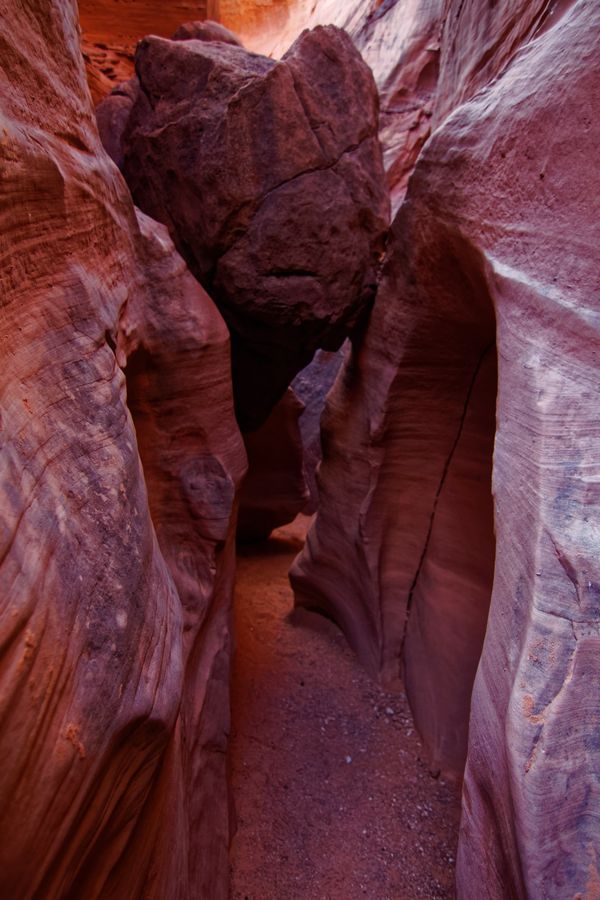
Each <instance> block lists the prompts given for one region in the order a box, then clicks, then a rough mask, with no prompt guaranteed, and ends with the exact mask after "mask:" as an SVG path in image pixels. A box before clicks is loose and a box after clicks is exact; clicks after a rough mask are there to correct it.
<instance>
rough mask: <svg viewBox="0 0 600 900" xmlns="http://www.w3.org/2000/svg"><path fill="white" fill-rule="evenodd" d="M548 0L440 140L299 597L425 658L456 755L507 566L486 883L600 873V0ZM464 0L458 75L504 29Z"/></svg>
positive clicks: (524, 883)
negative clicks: (599, 159) (599, 252)
mask: <svg viewBox="0 0 600 900" xmlns="http://www.w3.org/2000/svg"><path fill="white" fill-rule="evenodd" d="M459 7H460V9H463V5H462V4H459V5H457V7H456V9H455V12H457V11H458V12H460V9H459ZM507 10H508V7H507V6H505V7H504V11H505V12H506V11H507ZM509 12H510V10H509ZM529 12H531V9H528V10H527V14H529ZM548 13H549V15H548V17H547V18H546V19H545V21H543V22H540V21H539V20H538V25H539V28H537V31H535V34H534V33H533V32H532V30H531V29H530V24H531V23H529V25H528V24H527V21H526V19H527V15H526V14H525V12H523V11H522V16H521V18H520V19H519V21H517V19H515V20H514V22H513V25H514V26H515V28H514V30H513V31H511V30H510V29H509V30H508V31H507V32H506V33H505V35H504V36H506V35H508V37H509V40H508V43H507V44H506V46H511V47H512V51H511V56H512V60H511V61H510V63H508V62H507V61H506V59H505V65H504V68H503V69H502V71H499V70H498V69H496V70H495V71H494V66H491V70H490V69H488V76H487V77H491V75H490V72H493V75H495V76H496V77H495V78H494V80H493V81H492V82H491V83H490V84H489V86H488V87H487V88H485V89H484V90H481V91H480V92H479V93H477V94H476V95H475V96H474V97H473V99H472V100H471V102H469V103H467V104H466V105H464V106H460V107H459V108H458V109H456V110H455V111H454V112H453V113H452V114H451V115H450V116H449V117H448V118H447V119H446V120H445V121H444V122H443V123H442V124H441V126H440V128H439V129H438V130H437V131H436V132H435V134H434V135H433V136H432V138H431V140H430V141H429V142H428V143H427V145H426V147H425V149H424V151H423V153H422V155H421V157H420V160H419V162H418V164H417V166H416V169H415V172H414V175H413V178H412V180H411V183H410V186H409V191H408V195H407V199H406V202H405V204H404V206H403V207H402V209H401V211H400V213H399V215H398V217H397V219H396V221H395V224H394V226H393V236H392V241H391V252H390V256H389V259H388V262H387V264H386V269H385V273H384V279H383V283H382V286H381V289H380V293H379V294H378V298H377V301H376V305H375V309H374V313H373V316H372V318H371V321H370V324H369V327H368V330H367V333H366V336H365V339H364V341H363V343H362V345H361V346H360V347H359V348H358V350H357V352H356V353H355V355H354V358H353V360H352V361H351V363H350V366H349V367H348V368H347V370H346V372H345V374H344V377H343V378H341V379H340V380H339V381H338V383H337V385H336V389H335V390H334V393H333V395H332V398H331V400H330V403H329V407H328V409H327V410H326V426H325V447H324V463H323V465H322V469H321V479H320V483H321V512H320V513H319V516H318V518H317V521H316V525H315V527H314V529H313V531H312V532H311V535H310V537H309V543H308V549H307V550H306V552H305V553H304V554H303V555H302V556H301V557H300V558H299V560H298V561H297V563H296V565H295V569H294V576H293V577H294V582H295V584H296V589H297V592H298V600H299V602H300V603H301V604H304V605H308V606H316V607H321V608H323V609H325V610H326V611H327V612H329V613H330V614H333V615H334V616H335V617H336V618H337V619H338V621H340V622H341V624H342V625H343V627H344V628H345V630H346V632H347V633H348V634H349V636H350V638H351V640H352V641H353V642H354V644H355V646H357V648H358V650H359V652H360V653H361V654H362V656H363V658H365V660H367V661H368V662H369V663H370V665H371V667H372V669H373V670H375V671H377V670H379V671H381V672H382V673H383V674H384V675H393V674H394V670H395V669H396V671H397V668H396V667H397V666H398V665H399V664H402V665H403V667H404V672H405V678H406V684H407V690H408V693H409V698H410V701H411V705H412V707H413V710H414V712H415V716H416V720H417V723H418V725H419V728H420V730H421V732H422V734H423V736H424V738H425V740H426V742H427V744H428V746H429V748H430V752H431V756H432V761H433V763H434V765H436V766H441V767H442V768H443V767H444V766H445V765H448V764H449V765H450V767H451V768H455V767H457V762H460V760H461V758H462V757H463V755H464V748H465V740H466V737H467V716H468V714H469V703H468V697H469V693H470V691H471V683H472V678H473V674H474V673H475V669H476V667H477V657H478V650H479V648H480V647H481V641H482V638H483V634H484V630H485V627H486V607H487V603H488V602H489V599H490V596H489V593H490V592H489V586H490V583H491V578H492V575H493V577H494V580H493V592H492V596H491V608H490V615H489V622H488V625H487V631H486V634H485V642H484V644H483V653H482V656H481V661H480V663H479V668H478V671H477V677H476V680H475V687H474V691H473V696H472V707H471V710H472V711H471V724H470V730H469V733H468V747H469V749H468V761H467V768H466V774H465V786H464V801H463V820H462V830H461V843H460V853H459V861H458V863H459V865H458V893H459V896H460V897H461V898H469V900H470V898H473V900H475V898H480V897H482V896H485V897H486V898H487V897H489V898H493V900H496V898H497V900H500V898H506V897H519V898H525V897H540V898H541V897H575V896H581V897H584V896H595V894H596V893H597V890H598V884H599V883H600V882H599V875H598V864H597V859H596V849H597V845H598V834H597V818H598V814H599V807H598V796H597V789H596V781H597V779H596V774H595V773H596V772H597V771H598V765H599V760H598V752H599V751H598V742H597V740H596V732H597V723H598V712H599V711H598V703H597V698H596V691H595V689H594V687H593V685H594V684H595V683H596V682H597V680H598V676H599V674H600V673H599V672H598V659H599V658H600V657H599V656H598V652H597V651H598V633H597V631H598V629H597V617H598V602H597V594H598V590H597V584H598V581H599V576H600V571H599V567H598V548H599V543H598V534H597V528H596V525H595V522H596V518H597V515H596V510H597V507H598V503H599V493H598V488H597V485H598V465H597V452H596V444H597V431H598V394H597V388H598V364H599V362H600V360H599V356H598V347H599V346H600V341H599V338H600V326H599V319H598V314H599V309H598V292H597V263H596V260H595V256H594V252H593V250H592V249H591V248H593V247H595V246H596V245H597V243H598V238H599V236H600V235H598V234H597V231H598V222H599V221H600V217H599V215H598V213H599V209H598V197H599V196H600V192H599V190H598V188H599V185H598V184H597V181H598V172H597V168H596V166H595V164H594V160H595V158H596V148H597V146H598V142H599V140H600V133H599V126H598V122H600V116H599V115H598V113H599V112H600V95H599V94H598V83H599V79H598V75H599V73H598V60H599V59H600V56H599V53H598V50H599V47H598V43H599V37H598V36H599V34H600V29H599V25H600V10H599V9H598V6H597V4H594V3H592V2H588V0H578V2H573V3H572V4H563V5H562V6H559V5H555V6H554V7H552V6H549V7H548ZM490 15H492V13H490ZM463 17H464V18H463ZM459 18H460V19H462V23H463V25H464V26H465V27H466V28H467V34H468V35H471V37H470V38H469V40H467V39H466V38H465V39H464V42H463V43H461V44H460V45H457V46H460V47H461V48H465V47H466V48H467V50H464V49H463V51H461V52H463V63H464V64H461V65H459V63H458V62H456V63H453V62H452V60H451V56H452V53H451V45H452V40H453V38H452V36H453V35H454V34H455V33H456V32H455V25H456V22H455V19H453V18H452V17H451V16H449V17H448V19H447V29H448V31H447V34H448V35H449V36H450V44H449V45H448V50H447V52H448V59H447V61H446V63H444V65H445V66H446V69H447V71H449V72H452V71H453V70H456V72H458V71H459V70H460V72H461V73H462V74H460V75H457V77H456V79H455V81H454V82H452V80H451V79H450V80H449V81H448V82H447V85H448V93H449V96H450V95H454V96H457V95H458V96H459V98H460V96H461V92H462V90H463V88H464V86H465V85H466V88H465V89H466V90H467V92H469V91H471V90H474V86H475V81H473V79H472V73H473V72H475V71H476V70H477V71H478V72H483V69H482V68H481V66H479V67H477V66H475V67H473V66H472V65H471V63H470V62H469V61H470V60H473V59H475V58H478V59H480V60H481V59H482V52H481V50H482V48H481V46H480V47H479V49H476V48H475V47H474V46H472V44H474V43H475V42H476V41H477V40H479V38H478V37H477V35H478V34H481V33H484V34H486V33H487V32H486V29H485V27H483V24H482V21H481V18H480V19H476V10H475V4H472V5H471V4H468V5H467V4H464V12H461V14H460V17H459ZM505 21H508V22H510V21H511V19H510V16H509V18H508V19H507V20H505ZM469 22H470V23H471V24H470V25H469V24H468V23H469ZM459 24H460V23H459ZM467 26H468V27H467ZM481 29H483V32H482V30H481ZM523 29H525V30H523ZM511 35H513V37H514V35H517V36H516V37H514V40H513V37H511ZM524 35H525V36H528V38H529V39H528V40H527V41H525V43H524V44H522V46H521V49H518V48H517V47H516V44H517V43H518V42H519V41H521V40H523V36H524ZM485 41H487V38H486V39H485ZM485 41H484V43H485ZM442 45H443V46H444V41H442ZM486 46H489V43H488V44H486ZM500 55H501V54H500ZM483 57H485V54H483ZM442 59H444V51H442ZM482 77H483V75H482ZM469 85H471V86H470V87H469ZM452 102H454V101H452ZM494 332H496V334H497V358H498V400H497V409H496V417H497V423H496V426H497V427H496V435H495V445H494V456H493V459H494V463H493V480H492V490H493V497H494V527H495V532H496V552H495V572H494V555H493V541H494V536H493V532H492V522H491V509H490V495H489V472H490V465H491V448H492V438H493V429H494V412H495V409H494V397H495V375H494V356H495V351H494V349H493V347H494V345H493V341H494ZM348 560H352V561H353V562H352V565H351V566H350V565H349V563H348ZM400 654H401V655H402V660H400V659H399V655H400Z"/></svg>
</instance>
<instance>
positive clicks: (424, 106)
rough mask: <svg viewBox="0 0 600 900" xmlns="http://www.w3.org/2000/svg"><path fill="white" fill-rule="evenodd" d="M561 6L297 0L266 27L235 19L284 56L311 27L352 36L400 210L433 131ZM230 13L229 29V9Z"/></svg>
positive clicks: (263, 46) (257, 44) (542, 2)
mask: <svg viewBox="0 0 600 900" xmlns="http://www.w3.org/2000/svg"><path fill="white" fill-rule="evenodd" d="M239 5H240V7H242V6H244V7H246V8H247V6H248V4H239ZM560 5H561V4H560V3H548V2H546V0H511V2H510V3H508V2H505V3H485V2H481V0H469V2H466V3H463V4H460V5H459V4H457V3H455V2H452V0H386V2H385V3H378V2H375V3H374V2H373V0H344V2H341V0H317V2H314V0H295V2H291V3H289V4H287V8H286V10H285V14H283V12H282V11H281V10H280V11H279V13H278V15H276V16H274V17H273V19H272V22H271V23H269V22H268V21H267V22H266V23H265V24H264V25H263V27H261V28H260V29H258V28H256V27H255V25H254V23H253V21H252V18H251V16H250V15H249V14H248V12H247V11H246V22H244V21H243V20H242V21H237V24H236V28H237V29H238V30H239V31H240V33H243V34H244V36H245V38H246V41H247V46H248V47H250V48H251V49H253V50H258V51H259V52H262V53H268V54H272V55H274V56H281V55H282V54H283V53H284V52H285V50H286V49H287V47H288V46H289V45H290V44H291V42H292V41H293V40H294V39H295V38H296V36H297V35H298V34H299V33H300V31H301V30H302V29H303V28H306V27H314V26H315V25H319V24H321V25H324V24H330V23H332V24H335V25H338V26H339V27H341V28H344V29H346V31H348V33H349V34H350V35H351V37H352V39H353V40H354V42H355V44H356V46H357V47H358V48H359V50H360V51H361V53H362V55H363V57H364V59H365V61H366V62H367V63H368V65H369V66H370V67H371V69H372V70H373V74H374V76H375V80H376V82H377V87H378V89H379V93H380V96H381V121H380V137H381V141H382V144H383V148H384V162H385V169H386V172H387V178H388V183H389V187H390V192H391V196H392V207H393V209H394V210H396V209H398V207H399V205H400V203H401V201H402V199H403V197H404V194H405V192H406V186H407V182H408V178H409V177H410V174H411V172H412V170H413V168H414V165H415V163H416V161H417V157H418V155H419V152H420V151H421V148H422V147H423V144H424V143H425V141H426V140H427V138H428V137H429V134H430V133H431V128H432V123H433V127H435V126H436V125H437V124H439V123H440V122H441V121H443V119H444V118H445V116H446V115H447V114H448V113H449V112H450V111H451V110H452V108H453V107H454V106H456V105H457V104H458V103H459V102H461V101H463V100H466V99H468V98H469V97H470V96H472V95H473V93H474V92H475V90H477V89H479V88H480V87H482V86H483V85H485V84H487V83H488V82H489V81H491V79H492V78H493V77H495V76H496V75H497V74H498V72H500V71H501V70H502V69H503V68H504V66H505V65H506V64H507V62H508V61H509V60H510V58H511V56H512V55H513V54H514V52H515V51H516V49H518V47H519V46H520V45H521V44H522V43H523V42H524V41H525V40H527V39H529V38H530V37H531V36H532V35H533V34H535V32H536V30H537V29H539V28H540V27H545V25H546V24H548V23H550V22H551V21H552V20H553V18H554V17H555V16H556V14H557V12H556V10H557V9H558V8H559V7H560ZM223 15H224V16H225V18H224V19H223V21H225V22H227V21H228V20H227V16H228V15H231V12H230V11H225V10H224V11H223ZM269 24H271V27H269ZM442 35H443V39H442Z"/></svg>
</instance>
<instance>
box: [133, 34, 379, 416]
mask: <svg viewBox="0 0 600 900" xmlns="http://www.w3.org/2000/svg"><path fill="white" fill-rule="evenodd" d="M136 72H137V76H138V78H139V81H140V85H141V88H142V89H141V91H140V93H139V94H138V97H137V100H136V102H135V104H134V106H133V109H132V112H131V117H130V120H129V124H128V126H127V130H126V134H125V166H124V171H125V175H126V178H127V181H128V184H129V186H130V188H131V190H132V193H133V195H134V198H135V199H136V202H137V203H138V204H139V205H140V207H141V208H142V209H144V210H145V211H146V212H147V213H148V214H149V215H152V216H153V217H154V218H156V219H159V220H161V221H163V222H164V223H165V224H166V225H167V226H168V227H169V230H170V233H171V235H172V237H173V239H174V241H175V244H176V246H177V247H178V249H179V250H180V251H181V253H182V255H183V256H184V258H185V259H186V260H187V262H188V263H189V265H190V267H191V269H192V271H193V273H194V274H195V275H196V276H197V278H198V279H199V280H200V282H201V283H202V284H203V285H204V286H205V287H206V289H207V290H209V292H210V293H211V296H212V297H213V298H214V299H215V301H216V302H217V304H218V306H219V308H220V310H221V312H222V313H223V315H224V317H225V320H226V322H227V324H228V325H229V328H230V330H231V332H232V346H233V360H232V365H233V379H234V393H235V397H236V408H237V412H238V418H239V420H240V422H241V424H242V425H243V427H244V428H245V429H248V428H254V427H257V426H258V425H260V424H261V422H262V421H264V420H265V418H266V417H267V416H268V414H269V412H270V410H271V409H272V408H273V406H274V405H275V403H276V402H277V401H278V400H279V399H280V397H281V396H282V395H283V393H284V392H285V389H286V388H287V386H288V384H289V383H290V381H291V380H292V378H293V377H294V375H295V374H296V373H297V372H298V371H299V370H300V369H302V368H303V367H304V366H305V365H306V364H307V363H308V362H309V361H310V359H311V358H312V356H313V354H314V352H315V350H316V349H317V347H319V346H321V347H325V348H326V349H336V348H337V347H338V346H339V345H340V344H341V342H342V341H343V339H344V337H345V335H346V334H347V332H348V330H349V329H351V328H352V327H353V326H354V324H355V323H356V322H357V320H358V319H359V317H360V316H361V314H362V313H363V312H364V311H365V310H367V309H368V307H369V304H370V303H371V301H372V298H373V292H374V286H375V272H376V267H377V265H378V261H379V257H380V254H381V251H382V247H383V239H384V234H385V230H386V226H387V216H388V200H387V197H386V191H385V186H384V179H383V170H382V164H381V150H380V147H379V143H378V140H377V114H378V101H377V92H376V89H375V85H374V82H373V78H372V75H371V73H370V71H369V70H368V68H367V67H366V65H365V64H364V63H363V62H362V60H361V58H360V56H359V54H358V52H357V51H356V49H355V48H354V46H353V45H352V42H351V41H350V39H349V38H348V37H347V36H346V35H345V34H344V33H343V32H341V31H339V30H338V29H335V28H318V29H315V31H313V32H306V33H304V34H303V35H302V36H301V37H300V38H299V39H298V41H297V42H296V43H295V45H294V46H293V47H292V48H291V49H290V51H289V53H288V54H286V56H285V58H284V59H283V60H282V61H281V62H274V61H273V60H270V59H267V58H265V57H260V56H256V55H254V54H250V53H248V52H246V51H245V50H243V49H242V48H240V47H234V46H229V45H225V44H215V43H201V42H199V41H177V42H173V41H166V40H162V39H160V38H156V37H149V38H146V39H145V40H143V41H141V43H140V45H139V47H138V51H137V54H136Z"/></svg>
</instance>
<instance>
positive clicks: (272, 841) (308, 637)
mask: <svg viewBox="0 0 600 900" xmlns="http://www.w3.org/2000/svg"><path fill="white" fill-rule="evenodd" d="M307 524H308V520H307V519H306V518H305V517H302V516H301V517H299V518H298V519H296V521H295V522H294V523H293V524H292V525H289V526H287V527H285V528H280V529H278V530H277V531H275V532H274V533H273V535H272V537H271V539H270V540H269V541H268V542H266V543H265V544H262V545H260V544H256V545H246V546H243V547H241V548H240V553H239V560H238V583H237V590H236V654H235V661H234V676H233V699H232V704H233V707H232V712H233V721H232V744H231V767H232V772H231V777H232V787H233V795H234V800H235V805H236V809H237V820H238V821H237V833H236V836H235V838H234V842H233V848H232V898H233V900H317V898H318V900H355V898H356V900H358V898H361V900H364V898H365V897H367V898H371V900H411V898H416V897H427V898H438V897H453V896H454V888H453V882H454V861H455V852H456V842H457V829H458V816H459V797H458V793H457V790H456V788H455V787H453V786H451V785H449V784H447V783H446V782H444V780H443V779H439V778H438V779H436V778H434V777H432V775H430V773H429V772H428V769H427V766H426V764H425V763H424V762H423V761H422V760H421V758H420V754H421V745H420V742H419V739H418V736H417V735H416V733H415V731H414V728H413V724H412V719H411V715H410V710H409V708H408V704H407V701H406V698H405V696H404V695H403V694H391V693H386V692H384V691H382V690H380V689H379V688H378V687H377V685H375V684H374V683H373V681H371V679H370V678H369V677H368V676H367V674H366V673H365V672H364V670H363V669H362V668H361V667H360V665H359V664H358V662H357V661H356V659H355V657H354V655H353V654H352V652H351V651H350V650H349V648H348V646H347V644H346V642H345V640H344V638H343V637H342V635H341V633H340V632H339V630H338V629H337V628H336V627H335V626H334V625H333V624H332V623H330V622H328V621H327V620H326V619H321V617H312V618H313V620H316V624H317V626H318V627H317V628H316V629H315V627H314V624H315V623H314V622H313V627H311V628H308V627H306V624H305V623H301V622H296V623H292V622H290V620H289V615H290V613H291V610H292V593H291V590H290V587H289V583H288V579H287V572H288V569H289V567H290V564H291V562H292V560H293V558H294V556H295V555H296V553H297V552H298V550H299V549H300V548H301V546H302V542H303V540H304V535H305V533H306V527H307Z"/></svg>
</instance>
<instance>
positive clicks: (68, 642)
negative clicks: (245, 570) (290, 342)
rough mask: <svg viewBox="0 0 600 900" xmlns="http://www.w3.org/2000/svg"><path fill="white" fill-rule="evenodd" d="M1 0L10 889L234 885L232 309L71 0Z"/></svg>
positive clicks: (171, 892)
mask: <svg viewBox="0 0 600 900" xmlns="http://www.w3.org/2000/svg"><path fill="white" fill-rule="evenodd" d="M0 13H1V15H0V40H1V43H2V47H3V52H2V59H1V61H0V108H1V110H2V139H1V141H0V169H1V171H2V179H1V181H0V234H1V235H2V262H1V266H0V279H1V283H2V298H3V313H2V330H3V334H4V340H3V342H2V345H1V351H0V352H1V355H2V361H3V365H2V377H1V380H0V391H1V393H2V404H1V406H2V447H3V452H2V455H1V457H0V485H1V492H2V503H1V505H0V535H1V537H0V540H1V552H0V560H1V562H0V596H1V598H2V603H1V606H0V642H1V646H2V654H1V661H0V716H1V719H2V729H1V731H0V758H1V759H2V766H1V767H0V801H1V802H0V835H1V840H0V894H1V895H2V896H4V897H19V898H21V897H22V898H28V897H34V896H37V897H41V896H43V897H44V898H48V900H52V898H59V897H65V896H80V897H86V898H100V897H102V898H105V897H140V896H144V897H148V898H157V900H158V898H161V900H163V898H171V897H173V898H175V897H177V898H182V897H187V896H211V897H213V896H214V897H223V898H224V897H226V896H227V859H226V855H227V842H228V831H229V826H228V812H227V798H226V790H225V782H224V755H223V752H222V751H223V747H224V740H225V737H226V732H227V728H228V720H227V716H228V713H227V677H228V653H229V631H228V617H229V600H230V583H231V578H232V565H231V525H230V516H229V513H230V508H231V502H232V498H233V494H234V491H235V485H236V484H237V483H238V482H239V481H240V479H241V476H242V473H243V467H244V451H243V445H242V442H241V438H240V436H239V433H238V432H237V430H236V427H235V421H234V417H233V403H232V396H231V387H230V382H229V377H228V365H229V364H228V339H227V332H226V329H225V326H224V325H223V323H222V321H221V319H220V317H219V315H218V313H217V312H216V310H215V308H214V307H213V306H212V304H211V302H210V300H209V299H208V298H207V297H206V295H205V294H204V292H203V291H202V289H201V288H200V287H199V286H198V285H197V283H196V282H195V281H194V279H193V278H192V277H191V275H190V274H189V272H188V271H187V270H186V269H185V266H184V264H183V262H182V260H181V259H180V258H179V257H178V256H177V254H176V253H175V252H174V250H173V246H172V244H171V242H170V240H169V238H168V236H167V234H166V232H165V230H164V229H163V228H162V227H161V226H158V225H156V224H154V223H150V222H149V221H148V220H145V219H143V218H142V220H141V226H138V222H137V220H136V216H135V214H134V209H133V206H132V203H131V199H130V197H129V195H128V192H127V190H126V188H125V185H124V183H123V181H122V179H121V178H120V176H119V174H118V172H117V170H116V168H115V167H114V166H113V164H112V163H111V162H110V161H109V159H108V157H107V156H106V155H105V154H104V152H103V150H102V148H101V145H100V141H99V139H98V134H97V131H96V128H95V123H94V117H93V111H92V108H91V105H90V100H89V94H88V90H87V87H86V83H85V74H84V69H83V61H82V58H81V54H80V49H79V34H78V30H77V24H76V19H75V16H74V6H73V4H72V3H70V2H66V0H64V2H63V0H51V2H44V3H41V2H40V3H31V4H28V5H23V4H21V3H13V2H9V0H2V2H0ZM140 228H141V230H140ZM166 322H168V327H167V326H166ZM127 354H129V356H130V358H129V361H128V366H127V370H128V371H127V379H128V384H127V386H126V382H125V375H124V373H123V371H122V368H121V365H124V364H125V361H126V356H127ZM126 387H127V388H128V389H129V394H130V399H131V403H132V409H133V414H134V419H135V423H136V428H138V429H139V452H140V453H141V456H142V459H143V463H144V467H142V464H141V462H140V455H139V453H138V442H137V438H136V431H135V430H134V424H133V421H132V418H131V415H130V413H129V411H128V408H127V405H126ZM203 398H204V400H205V401H206V405H205V404H204V402H202V399H203ZM216 444H218V449H217V447H216ZM216 471H217V472H218V475H219V478H215V472H216ZM219 479H220V480H219ZM153 518H154V522H153ZM155 526H156V527H155ZM157 536H158V540H157Z"/></svg>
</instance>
